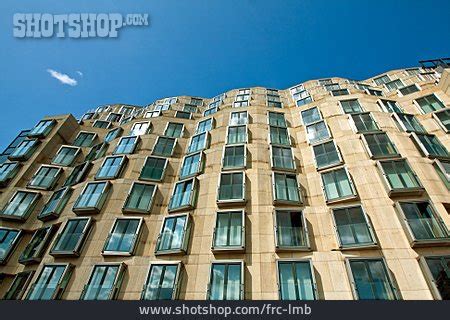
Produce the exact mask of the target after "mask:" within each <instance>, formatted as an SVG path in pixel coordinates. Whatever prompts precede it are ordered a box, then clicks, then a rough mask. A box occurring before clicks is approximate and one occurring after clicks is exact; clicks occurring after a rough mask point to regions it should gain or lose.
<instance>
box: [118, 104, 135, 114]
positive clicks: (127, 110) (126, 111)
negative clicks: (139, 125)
mask: <svg viewBox="0 0 450 320" xmlns="http://www.w3.org/2000/svg"><path fill="white" fill-rule="evenodd" d="M133 111H140V110H139V109H136V110H135V109H134V108H133V107H127V106H121V107H120V111H119V112H120V113H122V114H126V115H128V114H131V113H132V112H133Z"/></svg>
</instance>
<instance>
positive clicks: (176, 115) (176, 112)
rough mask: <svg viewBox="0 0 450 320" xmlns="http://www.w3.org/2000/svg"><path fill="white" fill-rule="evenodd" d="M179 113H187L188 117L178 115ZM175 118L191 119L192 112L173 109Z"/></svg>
mask: <svg viewBox="0 0 450 320" xmlns="http://www.w3.org/2000/svg"><path fill="white" fill-rule="evenodd" d="M179 113H189V118H184V117H178V114H179ZM175 118H177V119H185V120H192V112H187V111H183V110H177V111H175Z"/></svg>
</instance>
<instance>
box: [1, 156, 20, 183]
mask: <svg viewBox="0 0 450 320" xmlns="http://www.w3.org/2000/svg"><path fill="white" fill-rule="evenodd" d="M19 169H20V164H19V163H18V162H5V163H3V164H0V187H5V186H6V185H7V184H8V183H9V181H11V179H13V178H14V176H15V175H16V174H17V172H18V171H19Z"/></svg>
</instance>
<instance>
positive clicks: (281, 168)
mask: <svg viewBox="0 0 450 320" xmlns="http://www.w3.org/2000/svg"><path fill="white" fill-rule="evenodd" d="M272 170H275V171H287V172H297V169H296V168H283V167H274V166H272Z"/></svg>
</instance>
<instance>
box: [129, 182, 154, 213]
mask: <svg viewBox="0 0 450 320" xmlns="http://www.w3.org/2000/svg"><path fill="white" fill-rule="evenodd" d="M156 189H157V186H156V185H154V184H147V183H138V182H134V183H133V185H132V186H131V189H130V191H129V193H128V196H127V199H126V200H125V204H124V205H123V208H122V211H123V212H124V213H149V212H150V209H151V208H152V204H153V199H154V198H155V194H156Z"/></svg>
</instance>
